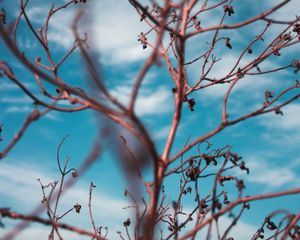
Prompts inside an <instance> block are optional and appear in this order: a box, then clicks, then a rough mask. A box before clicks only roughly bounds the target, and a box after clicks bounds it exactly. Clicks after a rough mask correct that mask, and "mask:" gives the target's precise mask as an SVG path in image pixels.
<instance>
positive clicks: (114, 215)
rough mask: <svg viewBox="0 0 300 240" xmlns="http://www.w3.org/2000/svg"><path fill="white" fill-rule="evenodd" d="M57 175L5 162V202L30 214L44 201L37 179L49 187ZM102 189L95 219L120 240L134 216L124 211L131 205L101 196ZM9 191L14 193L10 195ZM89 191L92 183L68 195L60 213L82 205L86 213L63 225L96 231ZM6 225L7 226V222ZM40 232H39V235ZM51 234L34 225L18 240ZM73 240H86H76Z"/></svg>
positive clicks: (1, 180)
mask: <svg viewBox="0 0 300 240" xmlns="http://www.w3.org/2000/svg"><path fill="white" fill-rule="evenodd" d="M56 175H57V174H56V173H52V172H49V169H44V168H42V167H41V166H38V165H34V164H30V165H25V164H19V163H16V162H14V164H13V163H11V164H10V163H3V162H2V163H1V168H0V195H1V200H2V201H4V200H5V201H6V202H10V204H11V205H10V206H9V207H12V210H18V211H22V213H26V212H30V210H31V209H32V208H33V207H35V206H36V204H39V203H40V200H41V198H42V192H41V189H40V186H39V184H38V182H37V180H36V179H37V178H40V179H41V181H42V182H43V184H47V183H49V182H53V181H54V180H58V179H56V177H55V176H56ZM84 186H86V187H84ZM98 187H99V188H95V190H94V193H93V199H92V204H93V209H94V214H93V215H94V219H95V221H96V224H97V226H98V225H99V226H101V225H102V226H108V227H109V230H110V231H109V237H111V238H114V237H117V234H116V231H117V230H122V222H123V221H124V219H126V218H127V217H128V216H130V212H128V211H124V210H123V207H125V206H127V205H128V203H127V202H126V201H123V200H120V199H116V198H114V197H111V196H109V195H107V194H105V193H101V186H98ZM8 189H10V190H9V191H8ZM88 189H89V183H83V184H81V185H80V186H78V185H77V186H76V187H74V188H71V189H69V190H68V191H66V192H65V193H64V195H63V198H62V199H61V203H60V206H59V211H60V213H63V212H64V211H66V210H68V209H70V208H71V207H72V206H73V205H74V204H76V203H80V204H81V205H82V211H81V213H80V214H79V215H78V214H77V213H75V212H72V213H70V214H69V215H68V216H66V217H64V219H63V220H62V221H63V222H67V223H70V224H71V225H75V226H80V227H82V228H86V229H92V228H91V223H90V220H89V213H88V197H89V191H88ZM98 189H99V190H98ZM98 191H100V192H98ZM25 196H26V197H25ZM2 201H1V202H2ZM2 204H3V203H2ZM20 209H22V210H20ZM3 221H4V224H5V223H6V220H3ZM8 222H10V221H8ZM11 227H12V225H11V224H9V226H8V228H7V230H9V229H10V228H11ZM37 229H38V231H36V230H37ZM49 231H50V229H49V228H45V227H43V226H40V225H34V227H33V228H28V229H27V230H26V231H25V232H24V233H23V234H22V235H20V236H19V238H18V239H29V238H30V239H33V240H38V239H42V238H40V237H41V236H43V238H45V236H47V235H48V234H49ZM32 233H34V234H32ZM30 234H32V235H30ZM63 235H64V236H75V235H72V234H70V233H68V232H65V233H64V234H63ZM29 236H30V237H29ZM27 237H28V238H27ZM72 239H82V238H80V237H78V238H73V237H72Z"/></svg>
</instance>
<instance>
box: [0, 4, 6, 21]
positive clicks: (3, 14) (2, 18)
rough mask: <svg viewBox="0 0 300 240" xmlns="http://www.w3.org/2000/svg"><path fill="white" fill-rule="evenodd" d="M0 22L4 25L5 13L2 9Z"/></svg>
mask: <svg viewBox="0 0 300 240" xmlns="http://www.w3.org/2000/svg"><path fill="white" fill-rule="evenodd" d="M0 22H1V23H3V24H6V11H5V10H4V9H3V8H2V9H1V12H0Z"/></svg>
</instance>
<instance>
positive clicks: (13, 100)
mask: <svg viewBox="0 0 300 240" xmlns="http://www.w3.org/2000/svg"><path fill="white" fill-rule="evenodd" d="M0 102H1V103H32V99H31V98H29V97H27V96H26V95H24V96H13V97H0Z"/></svg>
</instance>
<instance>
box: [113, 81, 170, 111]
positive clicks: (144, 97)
mask: <svg viewBox="0 0 300 240" xmlns="http://www.w3.org/2000/svg"><path fill="white" fill-rule="evenodd" d="M131 90H132V88H131V87H130V86H129V85H126V86H118V87H116V88H115V89H114V90H113V91H111V93H112V95H114V96H115V97H117V98H118V99H119V100H120V101H121V102H123V103H128V101H129V98H130V94H131ZM171 101H172V95H171V91H170V90H169V89H167V88H166V87H159V88H157V89H150V88H146V89H145V88H142V89H141V91H140V93H139V95H138V98H137V100H136V106H135V110H136V112H137V114H138V115H141V116H142V115H155V114H162V113H167V112H170V111H171V110H172V104H171Z"/></svg>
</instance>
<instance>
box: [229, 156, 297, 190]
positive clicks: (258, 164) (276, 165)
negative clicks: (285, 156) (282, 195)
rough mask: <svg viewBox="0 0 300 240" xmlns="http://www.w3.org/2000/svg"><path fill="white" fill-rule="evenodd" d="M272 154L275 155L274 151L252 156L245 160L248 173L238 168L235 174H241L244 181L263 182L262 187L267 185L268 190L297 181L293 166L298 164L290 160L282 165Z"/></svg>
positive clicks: (292, 184) (293, 183) (291, 184)
mask: <svg viewBox="0 0 300 240" xmlns="http://www.w3.org/2000/svg"><path fill="white" fill-rule="evenodd" d="M264 154H266V153H264ZM272 154H273V155H274V154H275V156H276V152H275V151H273V152H272V153H271V155H270V156H267V155H266V157H262V156H260V155H258V156H252V157H251V158H249V159H247V160H246V166H247V167H248V168H249V169H250V174H249V175H245V174H244V172H241V171H240V170H239V169H235V170H234V172H235V174H236V175H238V176H242V177H243V178H244V179H245V180H246V182H250V183H255V184H260V185H261V184H263V185H264V187H268V188H270V190H272V189H273V188H280V187H283V186H289V187H291V186H294V185H295V184H296V183H297V182H299V181H298V180H297V179H298V176H297V174H296V172H295V166H297V165H299V164H297V162H294V161H291V162H286V163H284V165H282V163H281V162H280V161H279V162H276V157H274V156H272ZM271 161H272V162H271Z"/></svg>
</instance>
